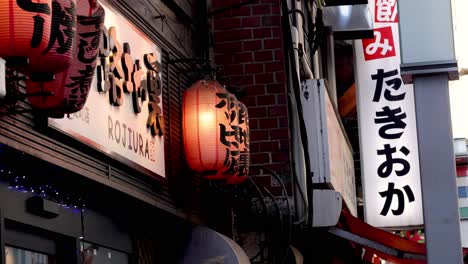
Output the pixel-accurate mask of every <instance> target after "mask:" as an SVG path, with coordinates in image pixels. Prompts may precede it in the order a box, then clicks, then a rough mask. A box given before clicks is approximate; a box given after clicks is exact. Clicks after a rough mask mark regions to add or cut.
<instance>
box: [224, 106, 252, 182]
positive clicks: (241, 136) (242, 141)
mask: <svg viewBox="0 0 468 264" xmlns="http://www.w3.org/2000/svg"><path fill="white" fill-rule="evenodd" d="M237 120H238V129H237V131H238V133H237V135H238V138H236V140H237V141H238V143H239V155H238V156H237V157H238V159H237V164H238V167H239V170H238V172H237V173H236V174H234V175H233V176H231V177H229V178H228V179H227V181H226V183H227V184H230V185H237V184H241V183H243V182H244V181H245V180H247V177H248V175H249V166H250V128H249V114H248V112H247V107H246V106H245V104H243V103H241V102H239V103H238V114H237Z"/></svg>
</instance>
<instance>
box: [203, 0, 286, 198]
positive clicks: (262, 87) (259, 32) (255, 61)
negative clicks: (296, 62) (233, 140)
mask: <svg viewBox="0 0 468 264" xmlns="http://www.w3.org/2000/svg"><path fill="white" fill-rule="evenodd" d="M240 2H242V0H213V1H212V9H218V8H223V7H228V6H232V5H235V4H239V3H240ZM243 2H245V1H243ZM212 22H213V28H214V42H215V43H214V50H215V63H216V64H217V65H219V66H222V68H223V70H224V71H223V72H224V77H228V78H229V79H230V80H232V82H235V83H236V85H237V86H241V87H242V88H244V89H245V95H246V96H244V97H242V98H239V99H240V100H241V101H242V102H243V103H245V104H246V105H247V107H248V109H249V117H250V128H251V153H252V164H253V165H266V166H268V167H270V168H271V169H273V170H274V171H276V172H278V173H279V174H282V175H285V176H289V174H290V171H291V161H290V143H289V140H290V138H289V124H288V107H287V97H286V95H287V91H286V83H285V63H284V49H283V39H282V32H281V13H280V0H259V1H258V2H255V3H254V4H248V5H245V6H242V7H238V8H233V9H230V10H227V11H225V12H223V13H220V14H218V15H216V16H215V17H214V19H213V20H212ZM251 174H254V175H259V176H260V177H255V180H256V181H257V182H259V183H261V184H264V185H267V186H271V184H272V181H271V178H270V176H268V174H267V173H266V172H263V170H261V169H259V168H258V167H257V168H255V167H253V168H252V169H251ZM262 175H265V176H262ZM285 178H288V177H285ZM272 189H273V190H275V189H277V188H272Z"/></svg>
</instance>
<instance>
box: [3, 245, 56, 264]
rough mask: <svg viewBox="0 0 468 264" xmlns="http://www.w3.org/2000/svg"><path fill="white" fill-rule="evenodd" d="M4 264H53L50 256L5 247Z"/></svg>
mask: <svg viewBox="0 0 468 264" xmlns="http://www.w3.org/2000/svg"><path fill="white" fill-rule="evenodd" d="M5 258H6V264H54V263H55V261H54V259H53V257H52V256H49V255H46V254H42V253H38V252H33V251H29V250H25V249H20V248H15V247H10V246H6V247H5Z"/></svg>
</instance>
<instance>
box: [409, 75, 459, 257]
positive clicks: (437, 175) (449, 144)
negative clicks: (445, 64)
mask: <svg viewBox="0 0 468 264" xmlns="http://www.w3.org/2000/svg"><path fill="white" fill-rule="evenodd" d="M448 88H449V87H448V75H447V74H437V75H421V76H417V75H415V76H414V97H415V105H416V122H417V129H418V141H419V162H420V167H421V189H422V198H423V209H424V226H425V238H426V249H427V261H428V262H427V263H428V264H440V263H442V264H444V263H450V264H457V263H463V262H462V248H461V238H460V216H459V209H458V197H457V184H456V171H455V157H454V150H453V139H452V137H453V136H452V123H451V117H450V102H449V90H448Z"/></svg>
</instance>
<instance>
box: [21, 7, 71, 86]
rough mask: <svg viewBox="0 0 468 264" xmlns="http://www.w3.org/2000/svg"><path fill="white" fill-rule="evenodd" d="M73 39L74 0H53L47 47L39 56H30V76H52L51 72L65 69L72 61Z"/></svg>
mask: <svg viewBox="0 0 468 264" xmlns="http://www.w3.org/2000/svg"><path fill="white" fill-rule="evenodd" d="M75 39H76V0H53V1H52V26H51V33H50V39H49V40H48V45H47V48H46V49H45V50H44V51H43V52H42V53H41V54H40V55H39V56H36V57H34V58H31V60H30V62H29V65H28V67H27V71H28V72H29V73H30V75H33V76H32V77H34V75H38V76H39V77H42V76H44V75H45V74H44V73H48V74H49V75H50V76H52V78H53V74H55V73H59V72H62V71H65V70H67V69H68V67H70V64H71V62H72V61H73V55H74V51H75ZM37 73H39V74H37ZM42 78H43V77H42ZM36 79H37V77H36Z"/></svg>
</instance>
